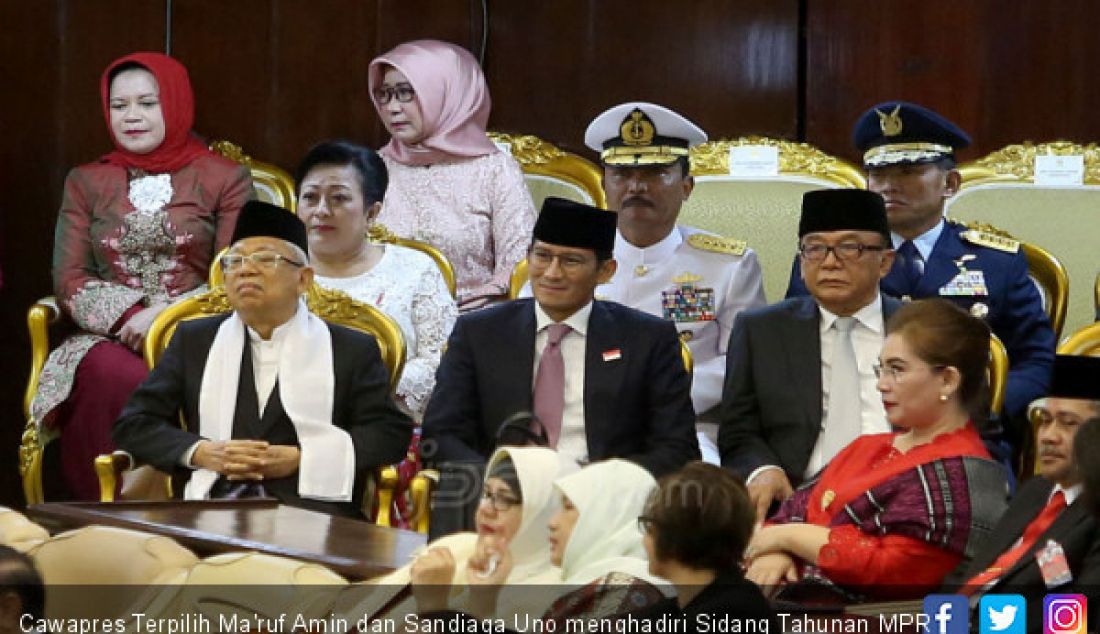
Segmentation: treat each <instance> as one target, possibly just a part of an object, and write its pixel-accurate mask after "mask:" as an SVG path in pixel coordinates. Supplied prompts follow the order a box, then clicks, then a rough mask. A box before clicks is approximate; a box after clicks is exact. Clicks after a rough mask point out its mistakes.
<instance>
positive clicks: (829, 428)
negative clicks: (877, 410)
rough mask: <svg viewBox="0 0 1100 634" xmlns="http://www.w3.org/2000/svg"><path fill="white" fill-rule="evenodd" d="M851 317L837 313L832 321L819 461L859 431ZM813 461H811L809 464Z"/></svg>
mask: <svg viewBox="0 0 1100 634" xmlns="http://www.w3.org/2000/svg"><path fill="white" fill-rule="evenodd" d="M853 326H855V319H854V318H853V317H837V319H836V321H835V322H833V328H834V329H836V339H835V340H834V341H833V361H832V365H831V366H830V368H829V411H828V413H827V414H826V415H825V429H823V430H822V431H821V435H820V436H819V437H818V440H817V444H818V447H817V451H815V452H814V453H815V454H817V456H818V457H820V459H821V464H822V465H825V464H828V463H829V461H830V460H832V459H833V457H834V456H836V455H837V454H838V453H840V450H841V449H844V447H846V446H848V443H850V442H852V441H853V440H855V439H856V438H858V437H859V435H860V433H862V431H863V424H862V420H861V418H862V416H861V411H860V404H859V368H858V367H857V365H856V350H855V347H854V346H852V327H853ZM812 466H813V465H812V464H811V467H812Z"/></svg>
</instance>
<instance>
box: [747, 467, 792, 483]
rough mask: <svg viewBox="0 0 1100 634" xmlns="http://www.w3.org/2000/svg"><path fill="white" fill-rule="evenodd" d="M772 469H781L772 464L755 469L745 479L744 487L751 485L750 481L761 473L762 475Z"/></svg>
mask: <svg viewBox="0 0 1100 634" xmlns="http://www.w3.org/2000/svg"><path fill="white" fill-rule="evenodd" d="M772 469H779V470H782V469H783V467H780V466H778V465H774V464H766V465H763V466H760V467H757V468H755V469H753V470H752V473H750V474H749V477H748V478H745V485H746V486H747V485H749V484H752V481H753V480H755V479H756V476H758V475H760V474H761V473H764V472H765V471H771V470H772Z"/></svg>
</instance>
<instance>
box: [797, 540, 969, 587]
mask: <svg viewBox="0 0 1100 634" xmlns="http://www.w3.org/2000/svg"><path fill="white" fill-rule="evenodd" d="M961 560H962V556H961V555H957V554H954V553H951V552H948V551H947V550H945V549H943V548H940V547H938V546H935V545H932V544H929V543H928V542H925V541H922V540H919V539H914V538H912V537H906V536H903V535H884V536H876V535H869V534H867V533H864V532H863V531H861V530H860V529H859V528H857V527H855V526H851V525H846V526H837V527H835V528H832V529H830V530H829V543H827V544H825V545H824V546H822V547H821V550H820V551H818V555H817V567H818V568H820V569H821V572H822V573H824V575H825V576H826V577H828V578H829V579H831V580H833V581H835V582H836V583H839V584H841V585H866V586H870V585H873V586H876V587H877V588H878V589H879V590H880V591H881V590H884V589H885V588H887V587H889V586H898V587H899V590H902V588H903V590H902V592H903V593H904V594H905V595H906V596H910V595H913V593H914V591H917V590H919V589H927V590H932V589H935V588H938V587H939V586H940V584H941V583H942V582H943V578H944V577H945V576H947V573H949V572H951V570H953V569H954V568H955V566H957V565H958V563H959V562H960V561H961ZM881 594H889V592H888V591H887V592H881Z"/></svg>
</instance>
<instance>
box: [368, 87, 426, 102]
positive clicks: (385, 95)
mask: <svg viewBox="0 0 1100 634" xmlns="http://www.w3.org/2000/svg"><path fill="white" fill-rule="evenodd" d="M371 95H373V96H374V100H375V101H376V102H378V104H379V105H382V106H384V105H386V104H388V103H389V102H390V100H391V99H393V98H394V97H397V101H399V102H401V103H409V102H410V101H412V100H413V99H414V98H416V91H415V90H413V87H412V86H410V85H409V84H397V85H396V86H393V87H390V86H379V87H378V88H375V89H374V90H373V91H371Z"/></svg>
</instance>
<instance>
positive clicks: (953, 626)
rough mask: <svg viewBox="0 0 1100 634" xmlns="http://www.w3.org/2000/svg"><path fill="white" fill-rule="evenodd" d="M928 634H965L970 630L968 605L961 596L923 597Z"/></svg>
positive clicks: (939, 595) (935, 595)
mask: <svg viewBox="0 0 1100 634" xmlns="http://www.w3.org/2000/svg"><path fill="white" fill-rule="evenodd" d="M924 614H925V615H926V616H927V618H928V620H927V621H926V622H927V623H928V625H927V627H928V629H927V630H926V631H927V632H928V634H966V633H967V632H968V631H969V630H970V605H969V603H968V602H967V599H966V597H964V596H963V595H961V594H930V595H928V596H926V597H924Z"/></svg>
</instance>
